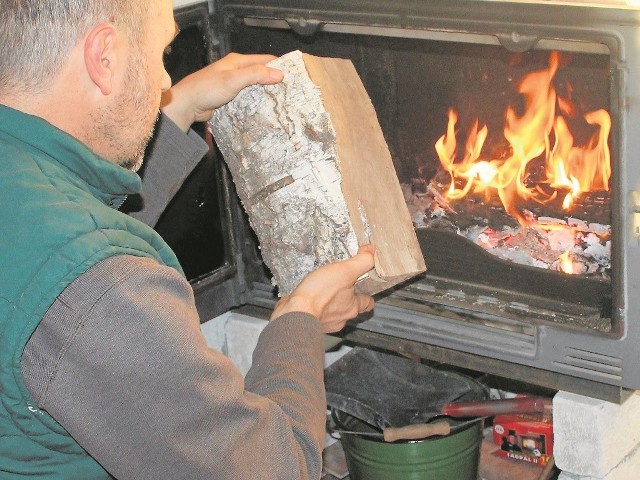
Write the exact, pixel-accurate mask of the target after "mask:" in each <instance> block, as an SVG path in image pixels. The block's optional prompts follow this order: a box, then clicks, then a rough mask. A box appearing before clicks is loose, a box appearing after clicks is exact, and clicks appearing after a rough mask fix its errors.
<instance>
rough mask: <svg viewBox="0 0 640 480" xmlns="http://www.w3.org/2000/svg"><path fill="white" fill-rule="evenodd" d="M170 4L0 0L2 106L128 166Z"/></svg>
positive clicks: (163, 83) (163, 78)
mask: <svg viewBox="0 0 640 480" xmlns="http://www.w3.org/2000/svg"><path fill="white" fill-rule="evenodd" d="M174 35H175V23H174V20H173V7H172V2H171V0H68V1H65V2H60V1H59V0H0V103H5V104H7V105H9V106H12V107H14V108H18V109H20V110H23V111H25V112H27V113H31V114H34V115H38V116H41V117H43V118H45V119H46V120H48V121H50V122H51V123H53V124H54V125H56V126H58V127H59V128H61V129H62V130H65V131H66V132H68V133H70V134H71V135H73V136H75V137H76V138H78V139H79V140H81V141H82V142H84V143H85V144H86V145H88V146H89V147H90V148H91V149H92V150H94V151H95V152H96V153H98V154H100V155H102V156H104V157H106V158H107V159H109V160H111V161H114V162H117V163H119V164H122V165H125V166H128V167H132V168H133V167H134V164H137V163H138V162H139V158H138V157H139V156H141V152H142V151H143V150H144V145H146V142H147V140H148V138H149V136H150V134H151V131H152V129H153V125H154V122H155V119H156V117H157V113H158V108H159V106H160V95H161V92H162V91H163V90H166V89H168V88H169V87H170V86H171V80H170V78H169V76H168V74H167V72H166V71H165V69H164V66H163V64H162V55H163V51H164V49H165V48H166V46H167V45H168V44H169V43H170V42H171V40H172V39H173V36H174Z"/></svg>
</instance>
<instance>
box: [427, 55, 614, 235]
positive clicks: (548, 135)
mask: <svg viewBox="0 0 640 480" xmlns="http://www.w3.org/2000/svg"><path fill="white" fill-rule="evenodd" d="M559 63H560V62H559V56H558V54H557V52H553V53H552V54H551V56H550V59H549V68H548V69H545V70H540V71H536V72H532V73H530V74H528V75H527V76H525V77H524V78H523V80H522V82H521V83H520V86H519V89H518V92H519V93H521V94H522V95H523V96H524V98H525V110H524V114H523V115H522V116H518V114H517V113H516V111H515V110H514V109H513V108H512V107H508V108H507V111H506V119H505V127H504V132H503V133H504V137H505V138H506V139H507V141H508V142H509V144H510V146H511V152H510V156H509V157H508V158H507V159H488V160H487V159H482V158H481V152H482V147H483V145H484V142H485V140H486V138H487V135H488V133H489V132H488V128H487V127H486V126H483V127H482V128H479V125H478V121H477V120H476V121H475V122H474V124H473V126H472V127H471V129H470V132H469V134H468V136H467V142H466V145H465V151H464V154H463V156H462V159H461V160H456V157H457V155H456V154H457V140H456V128H455V127H456V123H457V121H458V115H457V113H456V112H455V111H454V110H453V109H451V110H449V122H448V125H447V132H446V134H444V135H443V136H442V137H440V139H439V140H438V141H437V142H436V145H435V149H436V152H437V154H438V157H439V158H440V163H441V164H442V166H443V168H445V169H446V170H447V171H448V172H449V174H450V176H451V184H450V185H449V190H448V192H447V196H448V198H450V199H460V198H462V197H464V196H465V195H467V194H468V193H469V192H492V191H495V192H497V194H498V196H499V198H500V200H501V201H502V204H503V206H504V208H505V211H506V212H507V213H509V214H510V215H512V216H513V217H515V218H516V219H518V221H519V222H520V224H522V225H527V224H528V223H529V222H528V221H527V220H526V219H525V217H524V216H523V215H522V214H521V213H519V212H518V210H517V208H516V206H515V204H516V201H517V199H524V200H534V201H536V202H539V203H545V202H548V201H550V200H552V199H553V198H555V197H556V195H557V194H558V190H563V191H566V190H568V191H569V193H567V194H566V195H565V197H564V200H563V208H565V209H569V208H570V207H571V205H572V204H573V202H574V200H575V198H576V197H577V196H579V195H580V194H581V193H583V192H588V191H594V190H609V177H610V176H611V163H610V161H611V158H610V152H609V146H608V143H607V141H608V138H609V132H610V130H611V118H610V116H609V114H608V113H607V112H606V111H605V110H597V111H594V112H589V113H587V114H586V115H585V116H584V119H585V121H586V122H587V123H589V124H591V125H595V126H598V131H597V132H596V133H594V135H593V136H592V138H591V139H590V140H589V142H588V143H587V145H586V146H584V147H577V146H574V144H573V141H574V139H573V135H572V134H571V132H570V131H569V128H568V126H567V122H566V120H565V119H564V117H562V116H561V115H558V114H557V113H556V107H557V109H558V110H560V111H561V112H563V113H565V114H571V113H572V112H573V106H572V104H571V102H569V100H567V99H563V98H559V97H558V95H557V93H556V90H555V89H554V88H553V86H552V81H553V78H554V77H555V74H556V72H557V71H558V67H559ZM541 156H544V159H545V176H546V178H543V179H541V181H540V182H538V184H536V185H527V183H526V181H525V180H526V178H527V171H528V170H527V169H528V167H529V165H530V163H531V162H532V161H533V160H535V159H537V158H540V157H541ZM460 184H462V185H463V186H462V187H461V188H459V187H457V186H456V185H460ZM542 184H547V185H548V186H549V187H551V188H552V189H553V191H552V193H545V192H544V191H543V190H542V189H541V188H540V185H542Z"/></svg>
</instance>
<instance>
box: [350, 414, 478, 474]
mask: <svg viewBox="0 0 640 480" xmlns="http://www.w3.org/2000/svg"><path fill="white" fill-rule="evenodd" d="M341 423H342V426H343V427H344V428H345V429H348V430H354V431H368V429H367V428H366V425H365V426H364V427H363V424H362V422H360V421H359V420H357V419H355V418H353V417H349V416H346V415H345V416H343V417H342V418H341ZM452 428H453V433H451V434H450V435H448V436H444V437H432V438H427V439H424V440H415V441H403V442H395V443H386V442H384V441H382V440H377V439H372V438H370V437H363V436H359V435H352V434H344V435H342V436H341V437H342V438H341V441H342V448H343V450H344V453H345V457H346V460H347V467H348V469H349V478H350V479H351V480H477V478H478V464H479V461H480V445H481V441H482V422H475V423H472V424H471V425H469V426H466V428H464V429H462V430H460V431H458V432H456V431H455V427H454V426H453V425H452Z"/></svg>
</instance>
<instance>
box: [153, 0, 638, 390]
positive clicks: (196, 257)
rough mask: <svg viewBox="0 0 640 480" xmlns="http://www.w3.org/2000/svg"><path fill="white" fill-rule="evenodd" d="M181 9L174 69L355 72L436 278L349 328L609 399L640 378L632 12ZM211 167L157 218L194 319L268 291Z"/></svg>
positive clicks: (463, 5)
mask: <svg viewBox="0 0 640 480" xmlns="http://www.w3.org/2000/svg"><path fill="white" fill-rule="evenodd" d="M176 18H177V20H178V22H179V24H180V27H181V30H182V33H181V34H180V36H179V37H178V38H177V41H176V45H175V47H174V52H173V53H172V54H171V57H170V58H168V59H167V62H168V63H167V65H168V68H169V70H170V72H171V73H172V76H174V79H177V78H179V77H180V75H183V74H185V73H188V72H189V71H190V70H193V69H195V68H197V67H198V66H199V64H204V63H207V62H209V61H211V60H214V59H216V58H218V57H220V56H222V55H224V54H226V53H227V52H229V51H237V52H243V53H250V52H260V53H272V54H274V55H281V54H284V53H286V52H289V51H291V50H296V49H299V50H302V51H304V52H307V53H311V54H314V55H320V56H332V57H343V58H350V59H351V60H352V61H353V63H354V65H355V67H356V69H357V70H358V72H359V74H360V76H361V78H362V80H363V83H364V84H365V87H366V88H367V91H368V93H369V95H370V96H371V99H372V102H373V105H374V107H375V108H376V111H377V113H378V116H379V120H380V124H381V126H382V129H383V131H384V133H385V139H386V140H387V143H388V144H389V147H390V150H391V152H392V156H393V160H394V165H395V167H396V171H397V173H398V177H399V179H400V181H401V183H402V184H403V188H404V189H405V197H406V200H407V205H408V208H409V209H410V212H411V213H412V216H413V218H414V224H415V227H416V233H417V235H418V238H419V240H420V244H421V247H422V249H423V253H424V255H425V260H426V262H427V268H428V271H427V273H426V274H425V275H423V276H421V277H419V278H416V279H413V280H412V281H410V282H408V283H407V284H404V285H402V286H401V287H399V288H397V289H394V291H392V292H389V293H387V294H385V295H384V296H383V297H381V298H380V299H379V300H378V304H377V307H376V309H375V312H374V314H373V315H372V316H369V317H367V318H364V319H361V320H359V321H358V322H354V324H353V325H352V326H351V327H350V328H349V329H348V330H347V331H346V332H345V333H344V334H343V336H344V338H345V339H347V340H349V341H354V342H356V343H359V344H364V345H369V346H372V347H376V348H382V349H386V350H391V351H395V352H399V353H401V354H404V355H410V356H415V357H419V358H423V359H426V360H430V361H435V362H443V363H446V364H451V365H457V366H462V367H468V368H472V369H475V370H478V371H483V372H487V373H492V374H496V375H500V376H503V377H507V378H512V379H516V380H522V381H525V382H527V383H530V384H536V385H541V386H544V387H549V388H553V389H562V390H567V391H572V392H575V393H583V394H586V395H589V396H592V397H599V398H603V399H607V400H615V401H619V400H620V399H622V398H623V397H624V396H625V392H626V391H627V390H629V389H639V388H640V368H637V367H638V366H639V364H640V358H639V354H638V350H637V348H636V345H637V344H638V343H640V320H639V319H638V318H637V315H638V314H637V313H636V312H640V276H639V274H638V272H639V271H640V256H639V253H640V252H639V242H640V190H639V189H640V187H638V183H639V182H640V164H639V163H638V162H636V161H635V157H636V155H638V154H639V153H638V152H640V136H639V135H636V134H635V131H634V130H635V129H636V128H637V125H640V7H632V6H627V5H625V4H624V2H609V3H607V4H604V3H588V2H581V3H577V2H555V1H546V2H529V1H511V2H504V1H491V0H464V1H460V2H449V1H446V0H430V1H425V0H420V1H418V0H414V1H407V2H390V1H380V0H357V1H337V0H336V1H325V2H321V4H319V2H313V1H305V0H296V1H292V0H273V1H266V2H251V1H248V0H237V1H213V2H208V3H197V4H196V5H192V6H189V7H182V8H180V9H178V10H177V11H176ZM202 133H203V135H205V136H207V135H208V134H207V132H206V131H204V130H203V132H202ZM222 163H223V162H222V160H221V158H219V157H218V158H216V154H215V153H214V154H212V155H211V157H210V158H206V159H205V160H204V161H203V165H202V166H201V167H200V170H199V171H198V172H196V173H195V175H194V176H193V177H192V178H191V179H189V181H188V182H187V184H186V185H185V187H184V188H183V190H182V191H181V192H180V193H179V194H178V195H177V196H176V198H175V199H174V201H173V203H172V205H171V206H170V207H169V209H168V210H167V212H165V215H164V216H163V218H162V220H161V223H160V225H159V226H158V230H159V231H160V232H161V233H163V234H165V236H166V237H168V240H169V242H170V243H171V244H172V246H173V247H174V248H175V250H176V251H177V253H178V255H179V257H180V258H181V261H182V262H183V264H185V265H186V270H187V273H188V275H189V276H190V278H191V282H192V284H193V285H194V289H195V291H196V295H197V299H198V304H199V308H200V309H201V314H202V316H203V319H205V320H206V319H209V318H211V317H212V316H215V315H217V314H219V313H221V312H222V311H225V310H227V309H228V308H231V307H234V306H240V305H242V306H243V308H244V309H245V310H246V309H249V310H251V311H254V312H256V314H257V315H259V314H260V308H270V307H271V306H273V304H274V302H275V299H276V296H275V292H274V291H273V288H272V287H271V282H270V275H269V272H268V271H266V269H265V267H264V265H263V264H262V262H261V260H260V256H259V249H258V248H257V242H256V240H255V238H254V237H253V236H252V233H251V231H250V229H249V227H248V226H247V222H246V220H245V218H244V216H243V213H242V210H241V208H240V206H239V204H238V201H237V198H236V197H235V194H234V191H233V185H232V183H231V182H230V180H229V176H228V174H227V173H226V172H225V170H224V167H223V165H222ZM212 252H213V254H212Z"/></svg>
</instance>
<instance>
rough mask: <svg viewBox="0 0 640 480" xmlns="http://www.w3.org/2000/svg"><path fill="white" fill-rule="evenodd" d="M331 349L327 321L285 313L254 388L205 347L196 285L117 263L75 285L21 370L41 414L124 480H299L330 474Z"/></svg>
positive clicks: (261, 353)
mask: <svg viewBox="0 0 640 480" xmlns="http://www.w3.org/2000/svg"><path fill="white" fill-rule="evenodd" d="M323 354H324V351H323V342H322V331H321V327H320V324H319V322H318V321H317V319H315V318H314V317H312V316H311V315H308V314H303V313H290V314H286V315H283V316H281V317H280V318H278V319H277V320H275V321H272V322H270V324H269V325H268V326H267V327H266V328H265V330H264V331H263V334H262V335H261V337H260V340H259V342H258V346H257V347H256V350H255V354H254V361H253V366H252V368H251V370H250V372H249V373H248V374H247V377H246V383H245V381H244V380H243V378H242V376H241V374H240V373H239V372H238V370H237V369H236V368H235V367H234V366H233V365H232V364H231V362H230V361H229V360H228V359H227V358H226V357H224V356H223V355H222V354H221V353H219V352H216V351H215V350H212V349H209V348H208V347H207V346H206V344H205V341H204V338H203V336H202V335H201V332H200V322H199V318H198V315H197V312H196V309H195V305H194V304H193V297H192V293H191V288H190V287H189V284H188V283H187V282H186V281H185V280H184V279H183V278H182V277H181V276H180V275H179V274H177V272H175V271H174V270H173V269H170V268H167V267H162V266H160V265H158V264H157V263H155V262H153V261H152V260H148V259H141V258H136V257H127V256H119V257H112V258H110V259H107V260H104V261H102V262H100V263H99V264H97V265H95V266H94V267H92V268H91V269H90V270H89V271H88V272H87V273H86V274H85V275H83V276H81V277H79V278H78V279H77V280H76V281H75V282H73V283H72V284H71V285H70V286H69V287H67V289H66V290H65V291H64V292H63V294H62V295H61V296H60V298H59V299H58V300H56V302H55V304H54V305H53V306H52V307H51V308H50V310H49V311H48V312H47V315H46V317H45V318H44V319H43V321H42V323H41V325H40V326H39V327H38V329H37V330H36V332H35V333H34V335H33V336H32V338H31V340H30V341H29V343H28V345H27V347H26V349H25V351H24V355H23V360H22V370H23V376H24V377H25V381H26V383H27V386H28V388H29V390H30V392H31V393H32V395H33V396H34V399H35V400H36V401H37V403H38V405H39V407H40V408H41V409H43V410H46V411H47V412H49V413H50V414H51V415H52V416H53V417H54V418H55V419H56V420H57V421H58V422H59V423H60V424H61V425H62V426H63V427H64V428H65V429H66V430H67V431H69V433H70V434H71V435H72V436H73V437H74V438H75V439H76V440H77V441H78V443H80V445H82V446H83V448H85V449H86V450H87V451H88V452H89V453H90V454H91V455H92V456H94V457H95V458H96V459H97V460H98V461H99V462H100V463H101V464H102V465H103V466H104V467H105V468H106V469H107V470H108V471H109V472H110V473H111V474H112V475H114V476H115V477H116V478H118V479H120V480H124V479H129V478H131V479H145V478H149V479H157V478H171V479H180V478H184V479H193V478H216V479H221V480H222V479H253V478H255V479H269V478H280V479H285V478H289V479H292V480H293V479H296V480H297V479H305V478H319V475H320V471H321V460H320V459H321V451H322V447H323V440H324V424H325V421H324V420H325V411H326V403H325V397H324V389H323V378H322V373H323V360H324V355H323Z"/></svg>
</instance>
